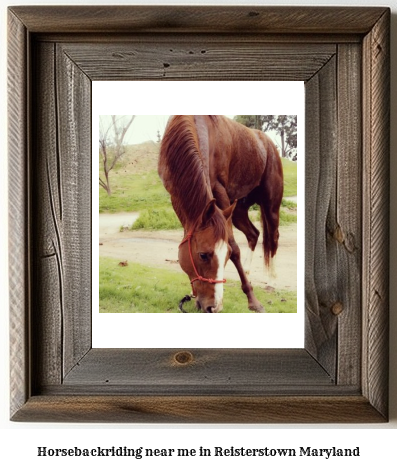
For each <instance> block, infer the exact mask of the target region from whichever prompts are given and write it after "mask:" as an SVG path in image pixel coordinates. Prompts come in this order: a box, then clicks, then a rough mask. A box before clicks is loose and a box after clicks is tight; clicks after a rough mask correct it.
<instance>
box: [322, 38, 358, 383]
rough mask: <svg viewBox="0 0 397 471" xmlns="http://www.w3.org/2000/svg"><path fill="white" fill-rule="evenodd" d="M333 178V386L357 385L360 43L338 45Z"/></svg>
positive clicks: (331, 230) (330, 232)
mask: <svg viewBox="0 0 397 471" xmlns="http://www.w3.org/2000/svg"><path fill="white" fill-rule="evenodd" d="M337 71H338V84H339V86H338V89H337V134H338V145H337V175H336V185H335V195H334V202H335V217H334V220H333V221H332V225H331V226H329V227H328V236H329V237H331V238H332V239H334V240H336V241H337V244H335V245H334V249H335V250H336V259H335V272H336V275H337V285H336V291H335V298H334V306H336V305H338V306H339V310H338V311H336V312H333V315H334V316H335V317H336V318H337V320H338V329H337V336H338V356H337V383H338V384H339V385H342V384H359V383H360V378H361V361H362V358H361V355H362V339H361V336H362V331H361V318H362V299H361V298H362V296H361V291H362V276H361V275H362V268H363V267H362V256H363V251H362V245H363V241H362V199H363V195H362V193H363V191H362V178H363V177H362V175H363V159H362V152H363V149H362V139H363V135H362V126H361V122H362V109H361V108H362V106H361V85H360V84H361V82H362V80H361V75H362V54H361V47H360V46H359V45H345V44H343V45H339V46H338V64H337Z"/></svg>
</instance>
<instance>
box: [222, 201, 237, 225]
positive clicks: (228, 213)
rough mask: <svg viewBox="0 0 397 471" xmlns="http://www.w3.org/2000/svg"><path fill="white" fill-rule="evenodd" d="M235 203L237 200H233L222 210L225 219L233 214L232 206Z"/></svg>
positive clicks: (233, 206)
mask: <svg viewBox="0 0 397 471" xmlns="http://www.w3.org/2000/svg"><path fill="white" fill-rule="evenodd" d="M236 204H237V200H234V203H233V204H232V205H231V206H229V207H228V208H226V209H225V210H224V211H223V215H224V216H225V219H226V221H227V220H228V219H229V218H230V217H231V215H232V214H233V211H234V208H235V207H236Z"/></svg>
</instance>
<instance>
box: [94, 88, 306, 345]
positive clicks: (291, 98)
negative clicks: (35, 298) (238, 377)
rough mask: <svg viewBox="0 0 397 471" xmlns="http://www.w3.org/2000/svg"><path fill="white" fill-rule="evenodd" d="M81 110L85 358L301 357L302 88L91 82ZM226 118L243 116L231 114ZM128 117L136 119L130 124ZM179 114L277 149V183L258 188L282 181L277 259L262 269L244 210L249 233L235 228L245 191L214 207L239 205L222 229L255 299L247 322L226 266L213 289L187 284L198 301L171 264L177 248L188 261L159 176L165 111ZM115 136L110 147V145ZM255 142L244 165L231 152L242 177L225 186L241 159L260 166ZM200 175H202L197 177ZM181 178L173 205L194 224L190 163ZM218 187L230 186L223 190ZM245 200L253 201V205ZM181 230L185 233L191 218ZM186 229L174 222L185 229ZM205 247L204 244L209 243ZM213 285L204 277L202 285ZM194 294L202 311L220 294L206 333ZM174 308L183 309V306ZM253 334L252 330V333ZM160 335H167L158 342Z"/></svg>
mask: <svg viewBox="0 0 397 471" xmlns="http://www.w3.org/2000/svg"><path fill="white" fill-rule="evenodd" d="M261 94H263V95H264V96H266V100H265V104H264V103H263V102H262V100H259V101H258V100H257V97H258V96H260V95H261ZM214 96H216V101H215V102H214V98H213V97H214ZM232 96H233V100H231V98H230V97H232ZM148 97H150V99H148ZM92 103H93V104H92V117H93V119H92V125H93V130H92V134H93V141H92V146H93V149H94V152H95V149H98V147H99V146H98V143H99V142H100V143H101V144H100V146H101V147H100V148H99V149H98V153H99V159H93V171H92V175H93V178H92V185H93V188H94V189H95V188H97V189H98V190H94V191H95V194H93V198H92V214H93V218H92V248H93V255H92V261H93V262H92V271H93V276H92V301H93V305H92V345H93V347H110V346H112V347H117V348H120V347H123V348H128V347H135V348H137V347H142V348H148V347H153V348H159V347H166V348H167V347H172V346H173V345H175V344H176V345H177V344H178V343H179V340H180V338H183V339H184V342H185V345H189V346H190V348H193V347H197V348H224V347H229V348H241V347H250V348H253V347H258V348H269V347H276V348H282V347H303V345H304V340H303V338H304V154H305V152H304V121H305V116H304V83H303V82H302V81H271V82H263V81H255V82H250V84H249V87H247V82H243V81H162V82H159V81H157V82H156V81H140V82H136V81H133V82H131V81H123V82H120V81H118V82H114V81H113V82H112V81H110V82H109V81H101V82H93V84H92ZM232 107H234V109H235V110H237V109H239V110H242V112H243V111H244V110H245V111H244V112H247V113H251V114H248V115H242V114H240V115H239V114H238V113H237V112H233V110H231V108H232ZM261 109H262V112H263V109H266V111H267V113H268V114H267V115H262V116H261V115H259V112H260V110H261ZM131 110H134V111H135V112H136V114H134V115H130V114H129V113H131ZM189 110H190V112H193V111H195V113H194V114H196V115H198V116H204V113H205V111H206V112H207V113H208V111H212V112H213V114H211V118H207V119H206V122H207V123H208V125H212V123H213V124H214V126H215V125H216V128H215V127H214V129H213V131H212V132H213V133H215V129H216V132H218V133H219V135H222V134H221V133H226V132H228V133H229V134H228V136H230V135H231V134H230V133H231V130H232V131H233V133H234V134H233V138H234V139H238V138H240V136H244V139H245V140H247V142H249V143H250V142H251V141H249V138H250V137H251V136H262V137H263V138H264V139H265V135H263V134H261V133H257V131H255V130H253V129H254V128H252V127H251V128H250V129H249V130H247V129H246V128H247V127H250V126H255V122H256V127H257V128H261V129H262V128H265V129H266V133H265V134H266V138H268V139H269V142H271V143H273V144H274V146H275V148H276V151H275V153H274V158H275V159H277V161H278V162H281V166H280V168H279V172H280V173H281V172H282V174H283V177H280V180H278V179H279V174H276V176H275V177H270V178H267V181H268V182H269V190H270V191H274V190H273V186H274V184H275V182H276V184H277V181H282V180H281V179H282V178H283V180H284V188H282V185H280V186H279V190H280V191H279V193H280V198H279V199H278V200H277V201H276V199H275V198H274V197H273V198H274V199H275V205H278V206H277V210H276V211H275V215H276V217H277V218H278V222H277V227H275V230H276V231H278V232H279V233H280V235H279V239H278V241H277V243H278V250H277V255H276V256H275V257H272V259H271V260H272V264H270V263H269V266H268V267H266V266H265V261H264V252H263V249H262V235H260V233H261V232H263V231H262V224H263V223H262V222H261V210H260V205H259V204H258V203H256V204H255V202H254V200H252V201H251V205H250V207H249V211H248V217H249V218H250V221H251V223H252V224H253V226H252V225H251V223H249V224H248V225H247V224H246V220H245V214H247V213H244V211H246V205H245V201H246V200H247V195H248V193H249V192H247V191H246V190H243V191H244V192H245V193H244V194H239V193H234V194H233V195H228V198H227V202H226V203H225V205H226V206H227V207H230V205H231V204H232V203H233V202H234V201H235V200H236V199H238V200H241V206H237V205H236V206H235V209H234V210H233V212H232V214H231V218H230V219H233V225H234V230H233V239H234V240H235V241H236V243H237V244H238V248H239V249H240V262H241V263H242V265H243V268H244V271H245V274H244V276H245V275H246V276H247V278H248V279H249V282H250V284H251V286H252V288H253V296H252V297H253V299H255V298H256V299H257V300H258V306H259V309H258V311H256V312H255V311H254V308H253V307H251V309H250V308H249V305H248V302H247V296H246V295H245V293H244V292H243V290H242V289H241V285H242V282H243V281H244V276H243V279H242V280H241V279H240V276H239V273H238V271H237V269H236V266H235V263H233V261H232V260H229V261H228V262H227V263H226V266H225V268H224V272H223V274H222V276H218V278H224V279H225V280H226V282H225V283H224V284H222V285H221V284H217V283H213V284H211V283H208V282H202V285H201V284H200V282H199V280H197V281H195V282H194V285H193V286H194V289H195V290H197V291H198V292H199V293H198V296H196V297H195V298H194V300H193V299H190V300H189V298H190V293H191V292H192V286H191V285H190V283H189V277H188V276H187V274H186V273H185V272H184V271H183V270H182V268H181V265H180V263H178V258H179V254H178V252H179V250H180V249H181V248H185V249H186V253H188V247H187V246H185V247H184V246H183V245H180V244H181V242H182V240H183V239H184V237H185V232H186V231H185V230H184V227H183V226H182V223H181V221H180V219H179V218H178V216H177V215H176V213H175V211H174V208H173V205H172V202H171V197H172V194H171V195H170V194H169V193H168V191H167V190H166V188H165V186H164V184H163V182H162V180H161V178H160V175H159V173H158V164H159V154H160V149H161V148H162V145H163V143H164V142H166V139H167V132H169V131H167V129H168V128H167V123H168V122H169V121H170V120H171V118H170V112H171V111H173V113H172V114H176V111H179V112H185V113H188V112H189ZM222 110H223V111H224V114H223V117H221V111H222ZM228 110H229V111H228ZM216 111H218V113H216ZM184 116H185V118H178V119H179V120H180V122H181V123H189V125H190V123H193V122H199V121H198V120H199V118H194V120H193V119H192V118H190V117H189V116H190V115H187V114H186V115H184ZM216 116H218V117H216ZM252 121H253V122H252ZM124 131H125V132H124ZM123 132H124V137H123V141H122V142H121V140H120V138H118V136H121V135H122V133H123ZM116 136H117V137H116ZM116 139H117V143H116ZM164 139H165V141H164ZM237 142H239V141H237ZM260 143H261V141H259V143H258V147H257V149H258V153H255V152H253V151H251V153H252V157H250V156H249V155H247V152H248V151H247V150H246V149H243V150H241V151H240V153H239V155H241V156H242V157H241V160H240V162H241V169H240V171H239V172H237V175H236V178H238V179H239V180H241V179H243V178H244V179H245V174H246V170H247V165H250V164H249V162H250V158H251V159H252V165H254V164H255V160H254V159H253V157H255V156H256V157H257V158H258V161H259V160H260V161H261V159H262V154H261V153H259V151H261V152H262V148H261V147H260ZM216 149H222V152H224V150H223V149H224V145H223V144H219V143H218V142H217V143H216V144H215V146H214V150H216ZM112 152H113V154H112ZM203 152H205V150H203ZM298 154H299V157H298ZM229 155H232V152H230V154H229ZM263 155H265V154H263ZM269 155H271V154H269ZM225 156H226V159H224V160H222V159H220V158H218V159H217V162H218V165H219V164H220V165H222V166H223V165H225V163H226V160H227V159H228V158H230V157H229V156H228V154H226V153H225ZM177 158H178V157H177ZM189 158H190V157H189ZM200 158H202V157H200ZM269 159H270V160H269V161H270V164H269V167H268V168H270V169H271V162H272V161H271V158H269ZM115 161H116V164H114V162H115ZM112 167H113V168H112ZM111 168H112V170H108V169H111ZM221 171H222V172H223V171H224V170H223V167H222V168H221ZM200 172H201V167H199V168H198V172H197V176H200V175H201V173H200ZM181 173H182V174H183V175H184V176H185V181H186V188H185V189H184V190H183V191H182V192H181V194H182V201H181V202H182V204H185V201H186V200H189V199H192V200H193V201H194V208H193V209H190V213H194V211H196V206H198V203H197V201H196V199H195V195H197V194H198V191H199V190H198V189H196V190H195V194H193V195H192V196H191V198H189V197H188V198H186V196H185V195H186V193H187V192H188V191H189V188H190V186H191V185H192V182H194V181H195V180H194V179H195V178H197V176H196V174H194V173H192V169H191V160H188V161H187V163H186V169H185V170H184V171H183V172H181ZM98 174H99V175H100V179H101V180H100V182H99V185H98ZM179 178H180V177H178V180H179ZM260 178H261V177H260V175H258V172H257V171H256V170H254V171H253V172H252V173H251V174H250V175H248V178H247V181H248V183H247V184H248V185H250V181H252V182H253V183H252V186H253V188H254V187H256V186H257V185H258V181H259V180H260ZM204 182H206V180H204ZM179 184H180V185H181V183H180V181H179ZM272 185H273V186H272ZM228 186H229V187H232V181H230V183H228ZM105 187H106V188H105ZM239 187H240V185H239ZM276 188H277V187H276ZM233 191H235V190H233ZM250 191H252V190H250ZM257 191H258V190H255V192H257ZM265 191H266V188H265V189H264V190H263V191H261V193H260V194H261V195H262V194H263V195H264V194H265ZM229 192H230V189H229ZM215 194H216V193H215ZM252 197H254V198H256V196H250V198H252ZM244 198H245V200H244ZM256 201H259V202H261V199H256ZM98 209H99V212H98ZM226 209H227V208H226ZM264 214H265V215H266V213H264ZM192 219H193V220H194V222H195V221H196V219H197V217H196V216H194V217H193V218H192ZM190 224H191V223H185V226H186V227H187V229H189V228H190ZM265 224H266V222H265ZM255 228H257V229H255ZM244 231H245V232H244ZM253 231H259V232H256V234H255V232H253ZM258 236H259V237H258ZM255 237H258V239H255ZM248 238H249V239H250V240H251V243H254V242H255V240H256V241H257V243H256V250H254V251H252V250H251V249H250V247H249V245H248ZM98 240H99V245H98ZM263 240H264V241H265V240H270V238H269V239H263ZM205 243H206V244H208V243H210V240H209V237H207V239H206V241H205ZM214 245H215V244H214ZM229 245H230V244H229ZM298 247H299V250H298ZM206 250H208V249H207V248H206ZM234 250H236V249H234ZM237 250H238V249H237ZM196 252H197V250H196ZM193 253H194V250H193ZM210 253H211V251H210ZM298 259H299V261H298ZM212 264H213V261H212V260H206V261H203V262H202V261H201V259H200V258H199V257H197V259H196V261H195V265H197V270H198V272H199V273H200V274H201V275H204V274H205V273H206V272H205V271H206V270H208V269H211V268H212ZM185 265H186V264H185ZM187 265H188V269H189V267H190V268H192V267H191V266H190V264H189V260H188V263H187ZM222 266H223V265H222ZM185 268H186V267H185ZM214 274H215V269H214V271H213V273H212V276H214ZM209 276H211V274H210V275H209ZM195 277H196V276H192V278H191V279H194V278H195ZM201 292H203V295H204V294H205V295H207V297H208V299H209V302H210V303H211V302H212V301H213V299H214V298H212V297H211V295H212V293H214V294H215V293H219V292H221V293H222V295H223V297H222V300H221V306H220V307H216V311H217V314H218V315H217V316H211V319H210V322H211V329H209V328H208V324H207V321H206V320H205V319H206V316H205V315H204V317H203V315H202V313H200V311H204V312H205V311H206V310H207V309H209V308H206V307H205V305H204V302H203V301H202V299H201V296H200V294H201ZM182 299H188V301H185V302H184V303H183V306H182V304H181V300H182ZM204 299H205V298H204ZM189 301H190V302H189ZM208 305H211V304H208ZM198 306H200V307H198ZM211 309H214V308H210V309H209V310H211ZM181 311H185V313H188V314H191V315H186V316H184V319H183V324H181V325H179V327H178V329H168V327H167V326H168V325H171V324H173V325H176V324H178V320H179V319H180V312H181ZM263 312H265V313H266V315H265V316H264V315H263ZM136 313H140V314H141V315H137V314H136ZM198 313H199V314H198ZM247 313H249V314H247ZM197 314H198V315H197ZM203 321H204V322H203ZM253 324H255V326H256V328H255V329H252V325H253ZM153 325H156V329H155V330H153V329H152V328H151V326H153ZM134 329H135V330H139V332H140V335H139V336H138V337H136V336H131V334H130V332H131V331H132V330H134ZM165 331H167V335H163V333H164V332H165ZM220 332H222V335H220Z"/></svg>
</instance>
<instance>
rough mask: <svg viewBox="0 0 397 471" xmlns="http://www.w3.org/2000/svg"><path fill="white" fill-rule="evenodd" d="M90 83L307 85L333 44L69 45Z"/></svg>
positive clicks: (167, 40)
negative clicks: (260, 82) (279, 82)
mask: <svg viewBox="0 0 397 471" xmlns="http://www.w3.org/2000/svg"><path fill="white" fill-rule="evenodd" d="M64 53H65V54H67V55H68V56H69V57H70V58H71V60H73V62H75V63H76V65H77V66H78V67H79V68H80V69H81V70H83V71H84V73H85V74H87V75H88V76H89V77H90V78H91V79H92V80H301V81H307V80H309V79H310V78H311V77H312V76H313V75H314V74H315V73H316V72H317V71H318V70H319V69H321V67H323V66H324V64H325V63H326V62H327V61H328V60H329V58H330V57H331V56H332V55H333V54H335V53H336V47H335V45H334V44H322V45H319V44H310V43H308V44H305V45H303V44H291V43H288V44H272V45H271V44H266V43H265V44H262V45H261V47H257V43H255V42H249V41H246V42H244V43H242V42H240V41H239V38H238V37H237V38H236V36H222V37H221V38H220V39H214V38H212V40H209V39H208V38H207V39H205V38H203V39H201V40H197V39H196V40H194V41H192V40H189V41H186V40H185V41H184V42H182V43H181V42H179V41H176V40H175V38H174V37H170V36H168V35H166V36H162V37H159V38H158V40H157V42H156V43H153V39H152V38H144V37H143V38H139V39H137V38H133V39H130V41H129V42H128V43H127V44H118V43H113V42H109V40H108V41H107V43H99V44H87V45H84V44H65V45H64Z"/></svg>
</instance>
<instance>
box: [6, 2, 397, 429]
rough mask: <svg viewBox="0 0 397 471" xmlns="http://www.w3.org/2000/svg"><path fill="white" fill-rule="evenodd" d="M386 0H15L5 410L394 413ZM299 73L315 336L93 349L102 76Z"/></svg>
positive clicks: (133, 416) (45, 413)
mask: <svg viewBox="0 0 397 471" xmlns="http://www.w3.org/2000/svg"><path fill="white" fill-rule="evenodd" d="M389 23H390V11H389V9H388V8H361V7H360V8H339V7H335V8H334V7H329V8H328V7H325V8H321V7H313V8H305V7H162V6H156V7H129V6H113V7H103V6H87V7H86V6H81V7H75V6H70V7H69V6H60V7H23V6H21V7H11V8H9V12H8V28H9V62H8V84H9V102H8V106H9V108H8V109H9V114H8V116H9V135H8V139H9V171H10V179H9V183H10V234H9V235H10V304H11V318H10V319H11V320H10V339H11V420H14V421H40V422H47V421H51V422H61V421H70V422H149V423H150V422H152V423H155V422H167V423H172V422H176V423H187V422H195V423H215V422H222V423H320V422H323V423H324V422H328V423H335V422H347V423H352V422H367V423H368V422H383V421H387V418H388V247H389V243H388V242H389V239H388V238H389V235H388V224H389V223H388V218H389V213H388V209H389V206H388V205H389V200H388V196H389ZM181 79H183V80H225V79H227V80H230V79H235V80H246V81H249V80H303V81H305V83H306V177H305V178H306V261H305V266H306V268H305V270H306V293H305V300H306V309H305V310H306V326H305V332H306V333H305V348H304V349H292V350H282V349H275V350H266V349H255V350H253V349H194V350H189V346H188V345H184V342H183V339H182V340H181V345H176V346H175V349H126V350H118V349H92V348H91V299H90V279H91V255H90V254H91V251H90V231H91V226H90V225H91V221H90V219H91V206H90V198H91V188H90V182H91V111H90V110H91V106H90V105H91V81H92V80H181Z"/></svg>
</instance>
